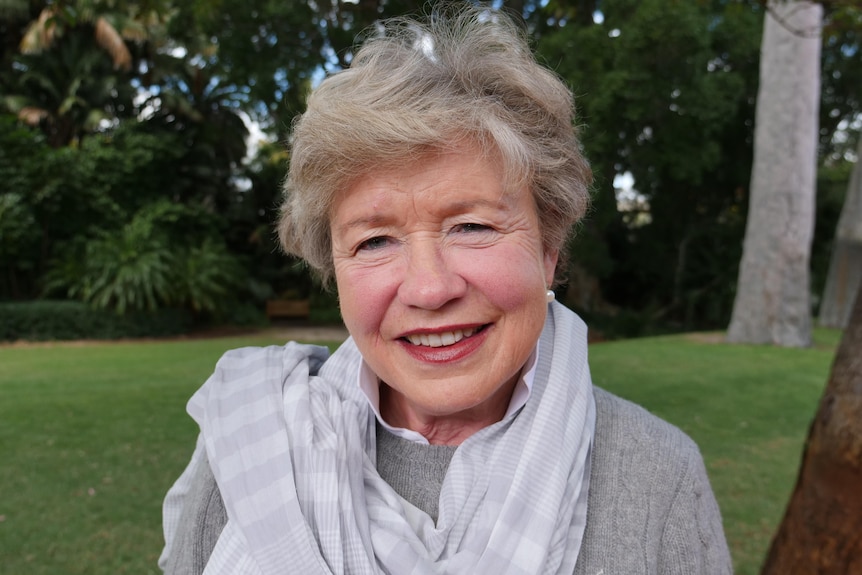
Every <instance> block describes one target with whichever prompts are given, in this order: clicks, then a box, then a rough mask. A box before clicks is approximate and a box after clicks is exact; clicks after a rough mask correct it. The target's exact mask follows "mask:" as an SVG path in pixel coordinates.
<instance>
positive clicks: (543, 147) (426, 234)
mask: <svg viewBox="0 0 862 575" xmlns="http://www.w3.org/2000/svg"><path fill="white" fill-rule="evenodd" d="M572 114H573V105H572V98H571V94H570V93H569V91H568V90H567V89H566V88H565V86H564V85H563V84H562V83H561V82H560V81H559V79H557V78H556V77H555V76H554V75H553V74H551V73H550V72H548V71H547V70H545V69H544V68H542V67H541V66H539V65H538V64H537V63H536V61H535V59H534V58H533V56H532V55H531V53H530V51H529V49H528V47H527V44H526V42H525V41H524V39H523V38H522V37H521V36H520V34H519V33H518V32H517V30H516V29H515V27H514V26H513V25H512V23H511V22H509V21H508V20H507V19H506V18H505V17H503V16H501V15H500V14H497V13H494V12H491V11H486V10H482V9H479V8H467V9H463V10H460V11H456V12H455V13H442V12H441V13H435V14H434V15H433V16H432V18H431V19H430V22H429V23H425V24H423V23H419V22H415V21H410V20H395V21H389V22H386V23H385V24H384V25H382V26H381V28H380V30H379V33H378V35H376V36H375V37H373V38H370V39H369V40H368V41H367V42H365V44H364V45H363V47H362V48H361V50H359V52H358V53H357V54H356V56H355V58H354V61H353V63H352V65H351V67H350V68H349V69H348V70H345V71H343V72H340V73H337V74H334V75H332V76H331V77H329V78H327V79H326V80H324V81H323V82H322V83H321V85H320V86H319V87H318V88H317V89H316V90H315V92H314V93H313V95H312V96H311V98H310V100H309V103H308V110H307V111H306V113H305V114H304V115H303V116H302V118H301V119H300V120H299V121H298V122H297V124H296V126H295V131H294V141H293V149H292V156H291V161H290V169H289V176H288V179H287V182H286V200H285V204H284V207H283V213H282V220H281V224H280V229H279V232H280V237H281V240H282V244H283V246H284V247H285V249H286V250H287V251H288V252H290V253H293V254H297V255H299V256H301V257H302V258H304V259H305V260H306V261H307V262H308V263H309V265H310V266H311V267H312V268H313V269H314V270H316V272H317V273H318V274H319V275H320V277H321V278H322V279H323V280H324V282H330V281H332V280H333V279H334V281H335V285H336V287H337V290H338V296H339V301H340V305H341V312H342V316H343V318H344V322H345V325H346V326H347V328H348V330H349V332H350V335H351V338H350V339H348V341H347V342H345V343H344V344H343V345H342V346H341V347H340V348H339V349H338V350H337V351H336V352H335V353H334V354H333V355H332V357H328V358H327V352H326V350H324V349H322V348H318V347H314V346H305V345H298V344H295V343H290V344H288V345H286V346H284V347H271V348H265V349H241V350H235V351H232V352H229V353H227V354H226V355H225V356H224V357H223V358H222V359H221V360H220V361H219V363H218V365H217V367H216V370H215V373H214V374H213V376H212V377H211V378H210V379H209V380H208V381H207V382H206V384H205V385H204V386H203V387H202V388H201V390H199V391H198V393H197V394H195V396H194V397H193V398H192V399H191V401H190V402H189V407H188V409H189V413H190V414H191V415H192V417H193V418H194V419H195V420H196V421H197V422H198V424H199V425H200V427H201V435H200V439H199V441H198V446H197V449H196V450H195V454H194V456H193V458H192V461H191V463H190V464H189V466H188V468H187V469H186V471H185V472H184V473H183V475H182V476H181V477H180V478H179V480H178V481H177V483H176V484H175V485H174V487H173V488H172V489H171V490H170V492H169V493H168V496H167V498H166V500H165V509H164V514H165V521H164V522H165V537H166V546H165V549H164V552H163V554H162V557H161V560H160V566H161V567H162V568H163V569H165V570H166V571H167V572H168V573H182V574H186V573H195V574H197V573H203V572H205V573H208V574H210V573H231V574H237V573H254V574H258V573H261V574H269V573H301V574H312V573H348V574H364V573H392V574H396V575H402V574H408V573H416V574H424V573H429V574H430V573H464V574H476V573H480V574H485V573H488V574H495V575H497V574H503V573H512V574H515V573H518V574H547V573H560V574H566V575H568V574H570V573H577V574H585V575H596V574H598V573H604V574H608V575H610V574H611V573H617V574H626V575H631V574H635V573H679V574H686V575H690V574H692V573H710V574H712V573H729V572H730V571H731V567H730V559H729V555H728V551H727V546H726V543H725V540H724V535H723V533H722V527H721V518H720V515H719V511H718V507H717V505H716V502H715V499H714V497H713V494H712V491H711V489H710V486H709V481H708V479H707V477H706V472H705V469H704V466H703V462H702V460H701V457H700V454H699V452H698V450H697V448H696V446H695V445H694V444H693V443H692V442H691V440H689V439H688V438H687V437H686V436H685V435H683V434H682V433H681V432H680V431H679V430H677V429H675V428H673V427H671V426H670V425H668V424H665V423H663V422H661V421H660V420H658V419H656V418H655V417H653V416H651V415H649V414H648V413H646V412H645V411H643V410H642V409H640V408H638V407H636V406H634V405H632V404H630V403H627V402H625V401H623V400H621V399H619V398H616V397H614V396H612V395H610V394H608V393H606V392H603V391H601V390H599V389H596V388H594V387H593V386H592V384H591V382H590V375H589V369H588V366H587V358H586V355H587V347H586V327H585V326H584V324H583V323H582V322H581V321H580V319H578V318H577V316H575V315H574V314H573V313H572V312H570V311H569V310H567V309H566V308H564V307H563V306H561V305H559V304H558V303H554V301H553V300H554V293H553V291H551V289H550V288H551V286H552V285H553V284H554V281H555V273H556V269H557V264H558V263H559V262H561V261H564V256H563V255H561V253H562V250H563V248H564V246H565V242H566V238H567V235H568V232H569V230H570V228H571V227H572V225H573V224H574V223H576V222H577V221H578V220H579V219H580V218H581V217H582V216H583V214H584V211H585V209H586V205H587V187H588V185H589V183H590V170H589V167H588V165H587V163H586V161H585V160H584V159H583V157H582V156H581V154H580V151H579V145H578V141H577V139H576V134H575V132H574V129H573V127H572V125H573V124H572V120H573V118H572Z"/></svg>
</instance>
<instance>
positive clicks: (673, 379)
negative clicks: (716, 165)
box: [0, 331, 840, 575]
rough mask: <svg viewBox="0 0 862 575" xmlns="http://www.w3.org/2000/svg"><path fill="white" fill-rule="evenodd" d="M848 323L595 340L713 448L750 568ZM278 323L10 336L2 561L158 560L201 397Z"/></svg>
mask: <svg viewBox="0 0 862 575" xmlns="http://www.w3.org/2000/svg"><path fill="white" fill-rule="evenodd" d="M839 335H840V334H838V333H837V332H829V331H819V332H817V335H816V339H817V345H816V346H815V347H814V348H813V349H809V350H801V351H800V350H783V349H773V348H767V347H754V346H728V345H722V344H715V343H708V342H705V341H704V338H698V337H693V336H670V337H660V338H646V339H638V340H629V341H622V342H614V343H605V344H601V345H596V346H593V347H592V348H591V350H590V357H591V365H592V373H593V379H594V381H595V382H596V384H597V385H600V386H602V387H604V388H606V389H608V390H610V391H612V392H615V393H617V394H619V395H622V396H624V397H627V398H629V399H632V400H633V401H636V402H638V403H640V404H642V405H644V406H645V407H647V408H648V409H649V410H651V411H653V412H654V413H657V414H658V415H660V416H662V417H664V418H665V419H667V420H669V421H671V422H673V423H675V424H676V425H678V426H680V427H681V428H682V429H684V430H685V431H686V432H687V433H689V434H690V435H691V436H692V437H693V438H694V439H695V440H696V441H697V442H698V444H699V445H700V446H701V449H702V451H703V454H704V457H705V460H706V462H707V468H708V470H709V473H710V477H711V480H712V483H713V487H714V489H715V491H716V495H717V497H718V499H719V503H720V505H721V508H722V513H723V515H724V520H725V528H726V531H727V535H728V540H729V542H730V544H731V548H732V552H733V555H734V562H735V564H736V569H737V573H739V574H741V575H747V574H754V573H757V571H758V569H759V564H760V562H761V561H762V559H763V556H764V553H765V551H766V548H767V546H768V544H769V539H770V536H771V534H772V531H773V529H774V528H775V526H776V525H777V523H778V521H779V520H780V518H781V514H782V512H783V509H784V505H785V502H786V500H787V497H788V495H789V493H790V490H791V489H792V486H793V482H794V480H795V474H796V470H797V466H798V462H799V456H800V454H801V448H802V443H803V440H804V437H805V434H806V432H807V428H808V424H809V422H810V420H811V417H812V415H813V413H814V411H815V409H816V403H817V399H818V398H819V396H820V392H821V390H822V388H823V385H824V384H825V382H826V378H827V376H828V371H829V366H830V363H831V359H832V355H833V352H834V348H835V346H836V344H837V341H838V338H839ZM278 343H282V342H280V341H277V340H276V339H275V336H273V335H260V336H248V337H234V338H222V339H211V340H187V341H174V342H138V343H113V344H88V345H73V344H57V345H49V346H34V347H17V346H11V347H8V346H7V347H0V453H2V454H3V464H2V465H0V574H3V575H6V574H8V575H13V574H14V575H18V574H27V575H43V574H44V575H47V574H51V575H56V574H70V575H71V574H85V573H86V574H88V575H89V574H93V575H100V574H105V575H107V574H122V573H135V574H147V573H157V572H158V569H157V567H156V559H157V557H158V554H159V551H160V549H161V545H162V537H161V527H160V525H161V524H160V521H161V518H160V513H161V509H160V505H161V499H162V497H163V495H164V492H165V491H166V490H167V488H168V487H169V486H170V485H171V483H172V481H173V480H174V479H175V478H176V477H177V475H178V474H179V473H180V471H181V470H182V469H183V467H184V466H185V464H186V461H187V459H188V457H189V455H190V453H191V449H192V447H193V445H194V438H195V435H196V429H195V427H194V424H193V423H192V421H191V420H190V419H189V418H188V417H187V416H186V414H185V412H184V409H185V403H186V401H187V400H188V398H189V396H190V395H191V394H192V393H193V392H194V390H195V389H197V387H198V386H199V385H200V384H201V383H202V382H203V381H204V379H206V377H207V376H208V375H209V373H210V372H211V370H212V368H213V366H214V364H215V361H216V360H217V359H218V357H219V356H220V355H221V353H222V352H224V351H225V350H227V349H230V348H234V347H240V346H245V345H268V344H278Z"/></svg>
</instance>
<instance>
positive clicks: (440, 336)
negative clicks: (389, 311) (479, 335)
mask: <svg viewBox="0 0 862 575" xmlns="http://www.w3.org/2000/svg"><path fill="white" fill-rule="evenodd" d="M474 333H476V330H475V329H473V328H470V329H457V330H455V331H445V332H443V333H422V334H413V335H408V336H407V339H408V340H410V343H412V344H413V345H424V346H426V347H443V346H445V345H454V344H456V343H458V342H459V341H461V340H462V339H464V338H465V337H470V336H471V335H473V334H474Z"/></svg>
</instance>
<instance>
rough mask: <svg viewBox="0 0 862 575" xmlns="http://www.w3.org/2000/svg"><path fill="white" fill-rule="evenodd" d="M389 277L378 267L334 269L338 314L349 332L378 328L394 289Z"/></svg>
mask: <svg viewBox="0 0 862 575" xmlns="http://www.w3.org/2000/svg"><path fill="white" fill-rule="evenodd" d="M391 277H392V274H387V273H385V272H384V273H381V270H375V271H369V270H355V269H346V270H342V271H338V270H336V274H335V282H336V286H337V289H338V302H339V307H340V308H341V317H342V319H343V320H344V324H345V327H347V329H348V330H349V331H350V333H353V334H360V333H368V332H372V331H377V329H378V328H379V326H380V323H381V322H382V321H383V318H384V316H385V315H386V311H387V309H388V308H389V303H390V302H391V300H392V295H391V294H392V293H394V287H393V285H392V282H391ZM387 278H390V281H387Z"/></svg>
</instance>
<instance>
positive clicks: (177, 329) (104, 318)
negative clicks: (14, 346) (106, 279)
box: [0, 300, 192, 341]
mask: <svg viewBox="0 0 862 575" xmlns="http://www.w3.org/2000/svg"><path fill="white" fill-rule="evenodd" d="M191 325H192V318H191V316H190V315H189V313H188V312H186V311H184V310H160V311H157V312H153V313H140V312H139V313H134V314H126V315H117V314H114V313H112V312H109V311H104V310H94V309H92V308H91V307H89V306H88V305H87V304H84V303H82V302H76V301H54V300H36V301H26V302H0V341H14V340H19V339H20V340H30V341H45V340H69V339H118V338H125V337H163V336H168V335H177V334H181V333H185V332H187V331H188V330H189V328H190V327H191Z"/></svg>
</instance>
